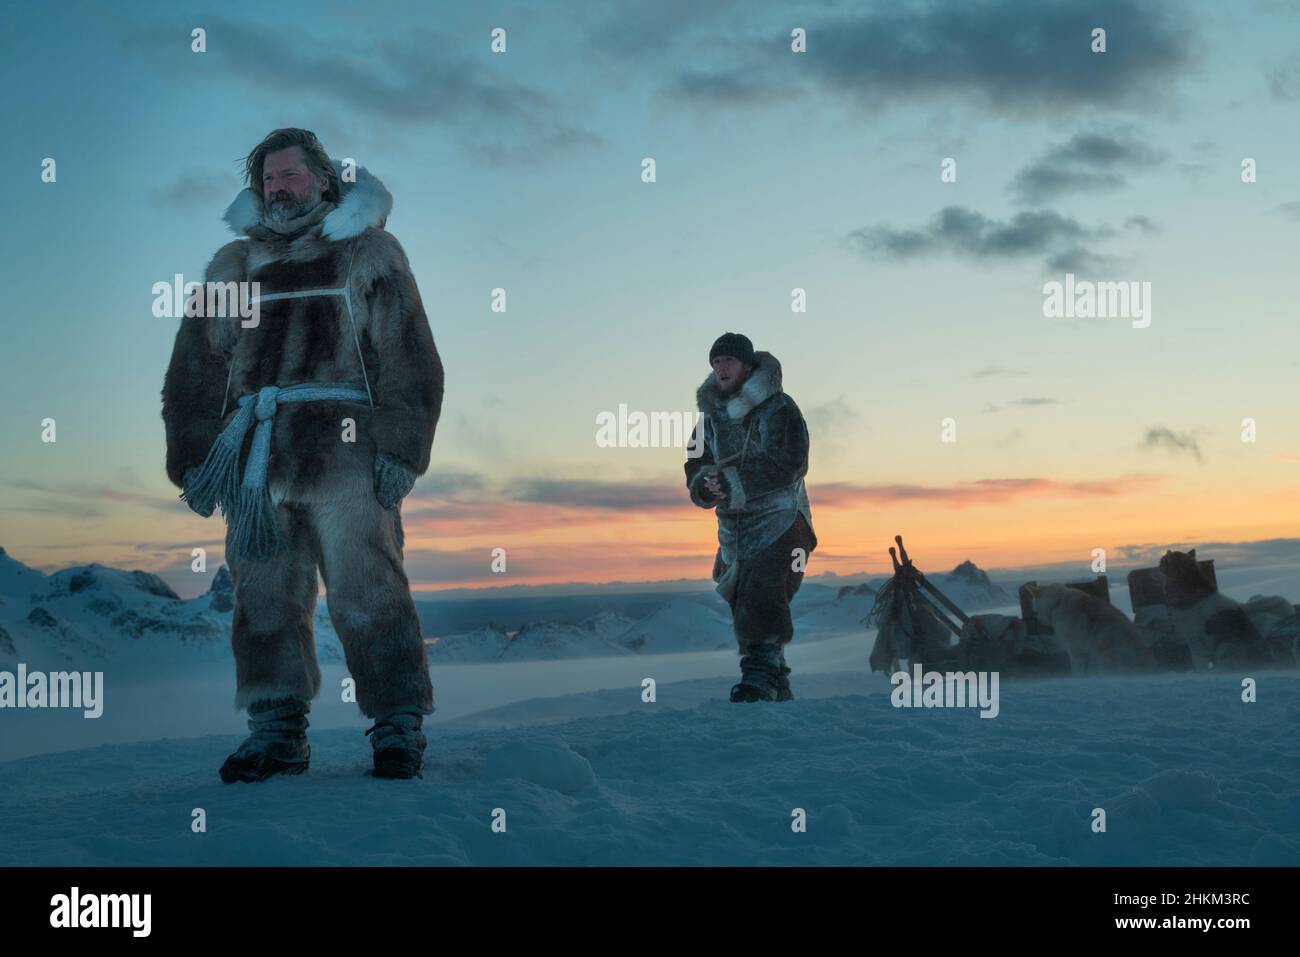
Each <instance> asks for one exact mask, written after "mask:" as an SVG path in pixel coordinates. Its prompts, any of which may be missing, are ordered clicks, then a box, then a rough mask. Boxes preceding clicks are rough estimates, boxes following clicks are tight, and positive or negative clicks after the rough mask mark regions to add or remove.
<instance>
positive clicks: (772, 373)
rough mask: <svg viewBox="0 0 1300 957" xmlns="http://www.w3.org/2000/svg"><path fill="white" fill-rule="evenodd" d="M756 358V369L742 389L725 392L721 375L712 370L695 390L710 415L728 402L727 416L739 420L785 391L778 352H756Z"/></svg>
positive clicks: (697, 400) (706, 413) (696, 395)
mask: <svg viewBox="0 0 1300 957" xmlns="http://www.w3.org/2000/svg"><path fill="white" fill-rule="evenodd" d="M754 358H755V360H756V363H755V365H754V371H753V372H751V373H750V374H749V378H748V379H746V380H745V384H744V385H742V386H741V387H740V391H739V392H733V393H731V394H730V395H723V393H722V391H721V390H719V388H718V380H717V377H716V376H715V375H714V374H713V373H712V372H710V373H709V375H708V377H707V378H706V379H705V380H704V382H703V383H702V384H701V385H700V387H699V388H698V389H697V390H696V391H695V401H696V403H697V405H698V406H699V409H700V411H701V412H702V413H704V414H705V415H710V414H712V413H713V412H715V411H717V408H718V406H719V405H721V404H723V403H724V402H725V403H726V407H727V418H729V419H732V420H735V421H739V420H741V419H743V418H744V417H745V416H747V415H749V413H750V411H751V410H752V409H756V408H758V407H759V406H760V405H762V404H763V403H764V402H766V401H767V400H768V399H770V398H771V397H772V396H774V395H776V394H777V393H778V392H780V391H781V363H780V362H778V361H777V359H776V356H774V355H772V353H770V352H756V353H754Z"/></svg>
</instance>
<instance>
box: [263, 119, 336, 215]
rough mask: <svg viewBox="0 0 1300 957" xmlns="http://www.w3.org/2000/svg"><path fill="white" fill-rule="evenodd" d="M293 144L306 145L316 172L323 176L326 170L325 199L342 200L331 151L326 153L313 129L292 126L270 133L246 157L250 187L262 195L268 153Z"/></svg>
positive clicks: (308, 160)
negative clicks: (263, 171)
mask: <svg viewBox="0 0 1300 957" xmlns="http://www.w3.org/2000/svg"><path fill="white" fill-rule="evenodd" d="M290 146H301V147H302V155H303V159H304V160H305V161H306V163H307V168H308V169H309V170H311V171H312V173H313V174H315V175H318V176H319V175H320V174H322V173H323V174H325V175H327V176H329V181H330V184H329V188H328V189H326V190H325V191H324V192H323V193H321V199H323V200H327V201H328V202H331V203H337V202H338V201H339V184H338V180H337V179H336V178H335V176H334V163H333V161H332V160H331V159H330V157H329V154H328V153H326V152H325V147H323V146H321V145H320V140H318V139H316V134H315V133H313V132H312V131H311V130H299V129H295V128H292V127H289V128H286V129H282V130H272V131H271V132H270V133H267V134H266V138H265V139H263V140H262V142H260V143H258V144H257V145H256V146H255V147H253V152H251V153H249V154H248V156H247V157H246V158H245V159H244V181H245V182H247V183H248V186H249V188H250V189H252V190H253V192H255V193H258V194H259V195H260V193H261V190H262V164H263V163H265V162H266V156H267V154H268V153H275V152H277V151H278V150H284V149H288V148H289V147H290Z"/></svg>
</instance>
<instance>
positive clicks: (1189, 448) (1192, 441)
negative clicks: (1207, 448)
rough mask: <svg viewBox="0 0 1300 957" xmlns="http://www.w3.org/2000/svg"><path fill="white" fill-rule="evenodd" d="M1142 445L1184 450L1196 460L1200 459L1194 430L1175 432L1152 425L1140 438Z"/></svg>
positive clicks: (1177, 450)
mask: <svg viewBox="0 0 1300 957" xmlns="http://www.w3.org/2000/svg"><path fill="white" fill-rule="evenodd" d="M1142 447H1143V448H1146V449H1168V450H1169V451H1171V452H1177V453H1182V452H1186V453H1188V454H1189V455H1191V456H1192V457H1193V458H1194V459H1196V461H1197V462H1200V461H1201V445H1200V443H1199V442H1198V441H1197V440H1196V435H1195V433H1194V432H1175V431H1174V430H1173V429H1167V428H1165V427H1164V426H1162V425H1158V426H1152V427H1151V428H1149V429H1147V432H1146V436H1145V437H1144V438H1143V440H1142Z"/></svg>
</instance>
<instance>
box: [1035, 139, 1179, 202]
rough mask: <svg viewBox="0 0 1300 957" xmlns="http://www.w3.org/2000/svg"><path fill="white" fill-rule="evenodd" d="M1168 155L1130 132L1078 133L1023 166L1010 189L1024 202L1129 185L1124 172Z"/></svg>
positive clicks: (1156, 163) (1156, 162)
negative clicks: (1144, 142) (1147, 144)
mask: <svg viewBox="0 0 1300 957" xmlns="http://www.w3.org/2000/svg"><path fill="white" fill-rule="evenodd" d="M1164 160H1165V156H1164V154H1163V153H1161V152H1160V151H1158V150H1154V149H1151V148H1150V147H1148V146H1146V145H1145V144H1143V143H1141V142H1139V141H1138V140H1137V139H1136V138H1135V137H1134V136H1133V135H1132V134H1131V133H1130V132H1117V133H1111V134H1107V133H1098V132H1087V133H1076V134H1075V135H1074V136H1073V137H1071V138H1070V139H1069V140H1067V141H1066V142H1064V143H1059V144H1057V145H1056V146H1053V147H1052V148H1051V149H1049V150H1048V151H1047V152H1046V153H1044V154H1043V155H1042V156H1041V157H1039V158H1038V159H1036V160H1034V162H1032V163H1030V164H1029V165H1028V166H1026V167H1025V168H1024V169H1022V170H1020V172H1018V173H1017V174H1016V175H1015V178H1014V179H1013V180H1012V181H1011V191H1012V192H1013V193H1014V194H1015V195H1016V196H1017V198H1018V199H1019V200H1020V201H1021V202H1024V203H1035V204H1037V203H1042V202H1044V201H1046V200H1051V199H1055V198H1056V197H1058V196H1062V195H1064V194H1066V193H1076V192H1098V191H1104V190H1114V189H1120V188H1121V187H1123V186H1125V185H1127V183H1128V181H1127V180H1126V179H1125V177H1124V174H1125V173H1126V172H1131V171H1135V170H1144V169H1151V168H1153V167H1156V166H1159V165H1160V164H1161V163H1163V162H1164Z"/></svg>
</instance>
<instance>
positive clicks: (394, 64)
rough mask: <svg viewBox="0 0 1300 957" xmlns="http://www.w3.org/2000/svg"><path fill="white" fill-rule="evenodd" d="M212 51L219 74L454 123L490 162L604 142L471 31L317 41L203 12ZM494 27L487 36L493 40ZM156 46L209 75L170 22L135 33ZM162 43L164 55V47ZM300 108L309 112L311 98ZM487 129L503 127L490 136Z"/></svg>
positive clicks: (356, 111)
mask: <svg viewBox="0 0 1300 957" xmlns="http://www.w3.org/2000/svg"><path fill="white" fill-rule="evenodd" d="M203 26H204V28H205V29H206V30H207V48H208V52H207V53H205V54H203V57H204V58H205V59H206V58H211V59H212V61H214V64H215V65H216V66H218V67H219V70H218V71H217V75H220V76H222V77H231V78H234V79H236V80H238V81H241V82H243V83H244V84H246V85H247V86H249V87H250V88H252V89H253V90H254V91H258V92H262V91H274V94H275V96H276V97H277V98H284V97H286V96H292V97H294V98H296V99H298V100H300V101H303V102H304V103H308V102H310V103H314V104H315V105H316V106H321V107H328V108H329V109H330V110H331V112H333V111H337V110H339V109H346V110H350V111H352V114H353V115H354V116H355V117H358V118H362V119H364V118H368V117H381V118H383V119H386V120H389V121H391V122H393V123H399V124H423V125H429V126H435V127H442V128H448V129H452V130H454V131H455V132H456V133H457V134H458V135H459V137H460V141H461V143H462V145H463V146H464V147H465V148H466V149H468V150H469V151H470V152H471V153H472V154H473V155H475V156H476V158H478V159H480V160H481V161H484V162H493V163H507V162H513V161H515V160H517V159H519V158H520V157H528V158H531V159H533V160H536V159H537V158H538V157H539V156H543V155H547V154H556V153H562V152H567V151H571V150H574V149H578V148H581V147H587V146H592V145H598V144H600V143H601V142H602V141H601V139H600V137H599V136H597V135H596V134H595V133H593V132H591V131H589V130H587V129H585V128H583V127H582V126H580V125H578V124H576V123H574V122H572V121H570V119H569V118H568V117H567V116H566V114H565V110H564V108H563V106H562V105H561V104H560V103H558V102H557V101H556V100H555V99H554V98H552V97H551V96H550V95H548V94H547V93H545V92H544V91H543V90H541V89H539V88H538V87H536V86H532V85H529V84H527V83H523V82H520V81H518V80H515V79H513V76H512V74H513V71H512V70H510V69H499V68H496V67H497V64H495V63H493V64H487V63H485V62H484V58H483V57H481V56H470V55H468V54H467V53H453V52H449V51H461V50H464V42H463V38H460V37H451V36H444V35H442V34H438V33H435V32H432V31H428V30H424V29H419V28H415V27H412V26H410V25H405V26H403V28H402V29H401V30H400V31H397V36H398V39H395V40H389V41H385V42H381V43H378V44H370V45H365V44H364V43H363V41H360V40H359V39H354V38H349V40H350V42H349V43H347V44H340V43H339V42H330V41H327V40H318V39H313V38H310V37H309V36H305V35H304V34H303V32H302V31H300V30H298V29H294V30H289V31H285V30H281V29H275V28H272V27H270V26H268V25H264V24H255V23H246V22H239V21H235V20H228V19H224V18H222V17H217V16H207V17H205V18H204V24H203ZM486 42H487V40H486V35H485V38H484V44H486ZM130 45H131V46H132V47H133V48H134V49H136V50H144V49H147V50H148V52H149V54H150V56H151V58H153V59H155V60H157V61H158V62H159V63H160V65H161V67H162V68H163V69H166V70H168V73H169V76H171V77H173V79H174V78H177V77H208V76H212V75H213V72H212V71H210V70H206V69H203V70H195V69H194V68H193V66H192V63H193V56H194V55H193V54H191V53H189V52H188V47H186V48H184V50H183V51H182V55H183V56H184V57H186V58H187V59H185V60H184V61H182V62H179V63H178V62H176V61H175V60H174V59H171V58H169V56H168V55H166V51H169V50H175V49H176V43H175V37H174V36H173V31H172V30H171V28H170V27H154V28H150V29H145V30H141V31H137V32H136V33H135V34H134V35H133V36H132V38H131V40H130ZM160 51H163V54H164V55H162V56H159V53H160ZM298 112H299V113H301V114H304V115H310V111H309V110H308V109H307V108H306V107H299V108H298ZM485 130H495V131H500V132H499V133H497V134H496V135H495V136H493V137H492V138H487V139H485V133H484V131H485Z"/></svg>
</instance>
